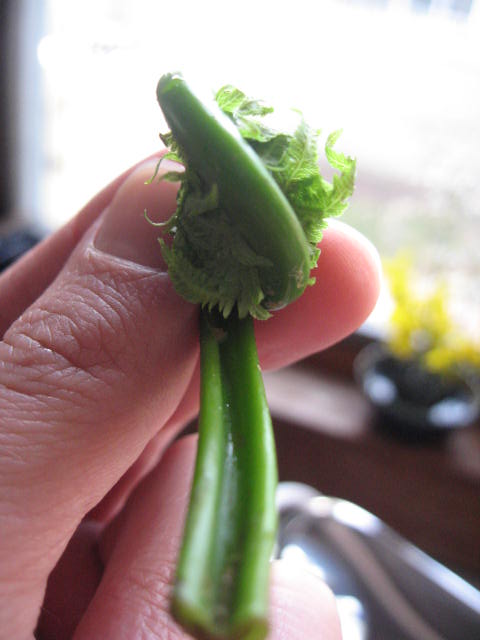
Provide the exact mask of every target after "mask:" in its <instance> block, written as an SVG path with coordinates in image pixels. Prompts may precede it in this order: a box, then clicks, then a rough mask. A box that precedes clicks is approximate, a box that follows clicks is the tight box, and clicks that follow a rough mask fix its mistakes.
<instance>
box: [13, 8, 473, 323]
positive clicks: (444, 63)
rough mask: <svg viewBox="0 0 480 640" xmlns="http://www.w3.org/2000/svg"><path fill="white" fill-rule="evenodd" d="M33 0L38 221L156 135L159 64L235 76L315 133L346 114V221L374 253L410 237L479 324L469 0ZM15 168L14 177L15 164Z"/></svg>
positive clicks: (83, 193) (68, 209) (425, 269)
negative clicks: (353, 185)
mask: <svg viewBox="0 0 480 640" xmlns="http://www.w3.org/2000/svg"><path fill="white" fill-rule="evenodd" d="M27 4H28V3H27ZM34 4H35V3H34ZM43 6H44V16H43V17H44V22H43V24H44V32H43V35H42V37H41V39H40V40H39V42H38V47H37V65H38V69H39V74H40V81H41V95H42V100H43V103H42V104H43V109H42V112H43V114H44V118H43V123H42V127H41V130H40V131H39V134H38V136H37V138H36V142H38V143H39V145H40V148H41V165H40V178H39V183H38V185H37V186H38V189H32V193H33V194H36V195H35V199H36V200H35V202H32V203H30V205H31V206H30V209H31V210H32V211H36V212H37V213H38V215H39V216H40V219H41V221H42V223H43V224H44V225H46V226H47V227H49V228H55V227H56V226H58V225H59V224H61V223H62V222H63V221H64V220H65V219H67V218H68V217H70V216H71V215H73V214H74V213H75V211H76V210H77V209H78V208H79V207H80V206H81V205H82V204H83V203H84V202H85V201H86V200H87V199H88V198H89V197H90V196H91V195H92V194H94V193H95V192H96V191H97V190H98V189H100V188H101V187H102V186H103V185H104V184H105V183H106V182H108V181H109V180H110V179H111V178H113V177H114V176H115V175H116V174H118V173H119V172H120V171H122V170H123V169H124V168H125V167H126V166H128V165H129V164H131V163H133V162H135V161H136V160H138V159H139V158H141V157H142V156H145V155H147V154H149V153H151V152H153V151H155V150H156V149H157V148H158V139H157V136H156V134H157V131H160V130H162V129H163V128H164V126H163V124H162V119H161V115H160V111H159V109H158V107H157V105H156V102H155V91H154V90H155V84H156V81H157V79H158V76H159V75H160V74H161V73H162V72H163V71H168V70H174V69H177V68H178V69H182V70H183V71H184V72H185V73H186V74H188V75H189V76H194V77H195V78H201V79H202V81H203V82H205V83H208V84H209V85H210V86H212V87H215V86H218V85H220V84H221V83H223V82H225V81H229V82H236V83H237V84H238V85H239V86H241V87H244V88H245V89H246V90H247V91H249V92H250V93H252V94H257V95H259V96H262V97H265V98H270V97H271V98H272V99H273V100H275V101H277V102H278V101H280V102H283V103H285V104H288V105H290V106H298V105H301V106H302V107H303V108H304V111H305V113H306V115H307V116H308V119H309V120H310V121H313V123H316V124H318V126H320V127H322V130H323V131H324V132H325V133H328V132H329V131H331V130H333V129H336V128H338V127H342V128H343V129H344V134H343V136H342V138H341V139H340V142H339V145H340V146H341V148H342V150H345V151H347V152H349V153H352V154H354V155H356V156H357V158H358V166H359V171H358V182H357V190H356V194H355V197H354V199H353V202H352V207H351V209H350V211H349V213H348V214H347V216H346V220H347V221H348V222H350V223H352V224H353V225H354V226H356V227H358V228H359V229H360V230H361V231H363V232H364V233H365V234H366V235H367V236H368V237H370V238H371V239H372V241H373V242H374V243H375V244H376V246H377V247H378V248H379V249H380V252H381V254H382V255H384V256H388V255H392V254H393V253H394V252H396V251H397V250H398V249H402V248H404V247H409V248H410V249H411V250H412V251H413V253H414V255H415V257H416V259H417V261H418V265H419V268H420V269H421V271H422V274H423V275H424V276H425V278H426V279H428V278H432V277H435V278H436V277H438V276H440V275H442V276H443V275H445V276H446V277H448V279H449V281H450V282H451V284H452V289H453V291H454V293H455V295H454V307H455V310H456V313H458V316H459V317H460V318H461V319H462V322H466V323H467V324H471V325H472V327H474V330H476V331H478V329H477V327H479V326H480V311H479V310H480V293H479V288H478V286H477V284H476V282H477V280H478V275H479V272H480V253H479V252H478V247H477V244H478V238H479V237H480V206H479V204H478V203H479V202H480V181H479V180H478V175H479V173H480V154H479V153H478V149H479V148H480V127H479V126H478V114H479V113H480V37H479V28H480V1H479V0H476V1H475V0H383V1H382V0H371V1H367V0H363V1H360V0H357V1H355V0H351V1H350V2H347V1H345V2H341V1H336V2H335V1H333V0H324V1H323V2H316V3H313V2H311V1H308V0H297V1H296V2H286V1H281V0H277V1H275V2H274V1H266V2H254V1H253V0H243V2H242V3H236V4H235V8H233V6H232V5H231V3H227V2H222V1H221V0H212V1H208V2H194V1H192V2H188V1H185V2H183V3H158V2H148V1H145V0H143V1H138V0H96V1H95V2H84V1H80V0H70V1H69V2H62V1H61V0H44V4H43ZM32 157H35V154H33V155H32ZM20 175H21V176H23V189H27V187H28V180H29V176H28V169H27V168H24V169H22V170H21V172H20ZM377 317H379V318H380V320H381V321H382V322H383V318H384V315H383V312H382V305H380V306H379V310H377Z"/></svg>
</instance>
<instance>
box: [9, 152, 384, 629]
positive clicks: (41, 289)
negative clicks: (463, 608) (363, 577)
mask: <svg viewBox="0 0 480 640" xmlns="http://www.w3.org/2000/svg"><path fill="white" fill-rule="evenodd" d="M155 162H156V160H149V161H147V162H146V163H143V164H142V165H140V166H138V167H136V168H135V169H134V170H130V171H129V172H127V173H126V174H124V175H123V176H121V177H120V178H118V179H117V180H116V181H115V182H113V183H112V184H111V185H110V186H109V187H107V188H106V189H105V190H104V191H103V192H101V193H100V194H99V195H98V196H97V197H96V198H95V199H94V200H93V201H92V202H90V203H89V204H88V205H87V206H86V207H85V209H84V210H83V211H82V212H80V214H79V215H78V216H77V217H76V218H75V219H74V220H72V221H71V222H70V223H69V224H68V225H67V226H66V227H64V228H63V229H62V230H60V231H59V232H57V233H56V234H54V235H53V236H51V237H50V238H48V239H47V240H46V241H44V242H43V243H42V244H40V245H39V246H37V247H36V248H35V249H34V250H33V251H31V252H30V253H29V254H27V255H26V256H24V258H22V259H21V260H20V261H19V262H17V263H16V264H15V265H13V267H11V268H10V269H9V270H8V271H6V272H5V273H4V274H2V276H1V277H0V300H1V301H2V305H1V308H0V334H1V335H2V336H3V341H2V342H1V344H0V519H1V532H0V638H12V639H13V638H15V639H18V640H23V639H27V638H28V639H30V638H32V636H33V633H34V629H35V627H36V625H37V619H38V616H39V614H40V612H41V616H40V623H39V625H38V629H37V637H39V638H42V639H44V640H58V639H66V638H71V637H73V635H74V634H75V639H76V640H84V639H88V640H95V639H96V638H99V639H102V640H109V639H110V638H112V639H113V638H115V640H117V639H118V638H157V637H158V638H160V637H164V636H166V635H169V634H170V635H169V637H170V636H171V637H174V638H183V637H186V636H185V635H184V634H183V633H182V632H181V630H179V629H178V627H177V626H176V625H175V623H174V622H173V621H172V619H171V618H170V617H169V614H168V597H169V596H168V592H169V585H170V583H171V580H172V575H173V571H174V566H175V558H176V553H177V549H178V545H179V542H180V537H181V530H182V524H183V518H184V515H185V511H186V502H187V499H188V493H189V487H190V481H191V473H192V467H193V459H194V455H195V438H194V437H187V438H184V439H182V440H179V441H178V442H176V443H175V444H173V445H171V442H172V440H173V438H174V437H175V436H176V435H177V434H178V433H179V431H180V430H181V429H182V427H183V426H184V425H185V424H186V423H187V422H188V421H189V420H190V419H192V418H193V417H194V416H195V413H196V411H197V402H198V400H197V389H198V334H197V314H198V310H197V308H196V307H195V306H194V305H191V304H189V303H187V302H185V301H184V300H182V299H181V298H180V297H179V296H178V295H177V294H176V293H175V291H174V290H173V288H172V285H171V283H170V281H169V278H168V276H167V275H166V274H165V273H164V271H163V270H162V267H163V263H162V258H161V254H160V251H159V248H158V243H157V241H156V233H155V230H154V229H152V227H151V226H150V225H148V224H147V223H146V222H145V221H144V220H143V219H142V213H143V210H144V209H145V208H146V209H147V210H148V212H149V215H150V216H151V217H152V218H154V219H158V220H160V219H166V218H167V217H168V216H169V215H170V214H171V212H172V211H173V210H174V209H175V195H176V189H175V187H174V186H173V185H172V184H169V183H153V184H151V185H145V181H146V179H148V178H149V177H150V176H151V175H152V173H153V168H154V166H155ZM315 275H316V277H317V284H316V285H315V286H314V287H310V288H308V289H307V291H306V292H305V294H304V295H303V296H302V297H301V298H300V299H299V300H298V301H296V302H294V303H292V304H291V305H290V306H289V307H287V308H285V309H283V310H281V311H279V312H277V313H276V314H275V317H273V318H272V319H270V320H268V321H267V322H263V323H257V325H256V334H257V342H258V349H259V356H260V360H261V363H262V366H263V367H264V368H272V367H279V366H283V365H286V364H288V363H290V362H293V361H294V360H298V359H300V358H302V357H305V356H307V355H309V354H311V353H313V352H316V351H319V350H320V349H323V348H325V347H327V346H329V345H330V344H332V343H333V342H335V341H337V340H339V339H341V338H342V337H344V336H345V335H347V334H348V333H350V332H351V331H353V330H354V329H355V328H356V327H357V326H358V325H359V324H360V323H361V322H362V321H363V320H364V319H365V318H366V316H367V315H368V313H369V312H370V310H371V309H372V307H373V304H374V302H375V300H376V297H377V293H378V287H379V277H378V263H377V259H376V256H375V253H374V252H373V251H372V250H371V249H370V247H369V245H368V243H367V242H365V241H364V239H362V238H361V237H360V236H359V235H358V234H357V233H355V232H353V231H352V230H351V229H348V228H347V227H346V226H345V225H341V224H335V225H332V226H331V227H330V228H329V229H328V230H327V231H326V232H325V237H324V240H323V241H322V256H321V258H320V261H319V266H318V267H317V269H316V274H315ZM54 567H56V568H55V570H54V571H53V573H52V570H53V569H54ZM50 574H51V577H50V580H49V583H48V589H47V594H46V596H45V588H46V584H47V579H48V577H49V575H50ZM44 597H45V601H44ZM42 603H43V606H42ZM271 610H272V632H271V637H272V639H273V638H275V639H280V638H282V639H284V640H287V639H288V640H291V639H294V638H302V639H305V638H308V637H311V634H312V630H314V636H315V637H318V636H319V635H320V636H321V637H324V638H332V639H333V638H339V637H340V631H339V625H338V620H337V618H336V614H335V607H334V601H333V598H332V597H331V595H329V592H328V590H327V589H326V588H325V587H324V586H323V585H322V584H321V582H320V581H318V579H317V578H313V577H311V576H308V575H304V574H299V573H292V570H291V569H290V568H287V567H286V566H285V565H284V564H283V563H282V562H279V563H276V565H275V566H274V569H273V571H272V607H271Z"/></svg>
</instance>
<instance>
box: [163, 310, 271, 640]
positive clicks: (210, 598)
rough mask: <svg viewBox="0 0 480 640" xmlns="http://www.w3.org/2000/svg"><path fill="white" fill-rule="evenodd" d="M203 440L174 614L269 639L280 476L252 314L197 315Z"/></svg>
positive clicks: (197, 626)
mask: <svg viewBox="0 0 480 640" xmlns="http://www.w3.org/2000/svg"><path fill="white" fill-rule="evenodd" d="M200 345H201V407H200V420H199V443H198V453H197V460H196V468H195V474H194V480H193V487H192V493H191V498H190V505H189V510H188V514H187V522H186V527H185V533H184V539H183V544H182V548H181V552H180V557H179V561H178V566H177V581H176V585H175V589H174V596H173V601H172V611H173V613H174V615H175V617H176V618H177V619H178V621H179V622H180V623H181V624H182V625H183V626H185V627H186V628H187V629H188V630H189V631H190V632H192V633H194V634H195V635H196V636H197V637H205V638H236V639H238V638H248V640H258V639H260V638H264V637H265V636H266V633H267V614H268V606H267V605H268V582H269V564H270V556H271V553H272V549H273V544H274V540H275V533H276V511H275V488H276V483H277V470H276V458H275V444H274V439H273V433H272V425H271V419H270V413H269V410H268V406H267V402H266V399H265V391H264V387H263V381H262V375H261V372H260V368H259V364H258V356H257V350H256V344H255V337H254V332H253V322H252V319H251V318H250V317H248V318H246V319H243V320H239V319H238V318H236V317H233V316H232V317H230V318H229V319H228V320H223V319H222V320H221V321H220V320H219V321H218V322H215V323H213V320H212V317H211V316H208V315H207V313H205V312H204V313H202V318H201V336H200Z"/></svg>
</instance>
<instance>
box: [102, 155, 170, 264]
mask: <svg viewBox="0 0 480 640" xmlns="http://www.w3.org/2000/svg"><path fill="white" fill-rule="evenodd" d="M156 163H157V160H155V159H154V160H149V161H146V162H145V163H144V164H142V165H140V166H139V167H137V168H136V169H135V171H134V172H133V173H132V174H131V175H130V176H129V177H128V178H127V179H126V180H125V182H124V183H123V184H122V185H121V187H120V188H119V189H118V191H117V193H116V194H115V196H114V198H113V200H112V202H111V203H110V205H109V207H108V208H107V209H106V210H105V212H104V213H103V214H102V217H101V221H100V225H99V228H98V230H97V233H96V235H95V238H94V241H93V243H94V246H95V248H96V249H97V250H99V251H102V252H103V253H107V254H110V255H112V256H115V257H116V258H121V259H123V260H128V261H130V262H134V263H136V264H140V265H143V266H146V267H152V268H155V269H164V268H165V263H164V261H163V258H162V253H161V250H160V246H159V243H158V237H159V235H160V233H159V229H158V228H156V227H154V226H153V225H152V224H150V223H149V221H148V220H147V219H146V218H145V211H146V212H147V214H148V217H149V218H150V219H152V220H155V221H163V220H167V219H168V218H169V217H170V216H171V215H172V214H173V212H174V211H175V207H176V192H177V188H176V187H175V185H173V184H171V183H168V182H160V181H158V180H155V181H153V182H152V183H151V184H146V182H147V181H148V180H149V179H150V178H151V177H152V175H153V174H154V171H155V166H156Z"/></svg>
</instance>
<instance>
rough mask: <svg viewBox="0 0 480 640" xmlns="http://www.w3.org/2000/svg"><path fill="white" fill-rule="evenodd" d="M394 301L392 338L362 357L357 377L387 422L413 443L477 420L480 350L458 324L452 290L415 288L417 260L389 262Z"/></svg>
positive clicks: (401, 258) (387, 272)
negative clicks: (453, 312)
mask: <svg viewBox="0 0 480 640" xmlns="http://www.w3.org/2000/svg"><path fill="white" fill-rule="evenodd" d="M385 275H386V278H387V282H388V285H389V289H390V293H391V298H392V302H393V307H392V312H391V317H390V325H389V331H388V335H387V336H386V338H385V340H383V341H382V342H381V343H379V344H376V345H372V346H370V347H368V348H367V349H366V350H364V351H363V352H362V353H360V354H359V356H358V359H357V362H356V367H355V368H356V375H357V378H358V380H359V382H360V385H361V387H362V389H363V391H364V393H365V394H366V395H367V397H368V398H369V400H370V401H371V402H372V403H373V405H374V406H375V407H376V408H377V409H378V411H379V413H380V416H381V422H382V425H384V426H386V427H388V428H389V429H390V430H394V431H395V432H396V433H399V434H402V435H407V436H409V437H412V436H413V437H414V438H415V439H426V438H432V437H434V438H438V437H439V436H442V435H444V434H446V433H448V432H450V431H451V430H452V429H458V428H461V427H466V426H468V425H471V424H472V423H474V422H475V421H476V420H477V418H478V414H479V395H478V392H477V388H478V379H479V373H480V346H479V344H477V343H476V342H475V340H474V339H473V338H469V337H468V336H467V335H466V334H465V332H463V331H462V330H461V329H460V328H459V326H458V325H457V324H456V323H455V322H454V321H453V319H452V317H451V313H450V311H449V296H448V290H447V287H446V285H445V284H444V283H436V284H435V286H434V287H433V288H432V289H431V290H429V291H423V292H419V291H418V290H416V289H415V283H416V282H418V278H417V276H416V273H415V269H414V267H413V262H412V260H411V258H410V257H409V256H408V255H405V254H402V255H398V256H397V257H395V258H393V259H391V260H390V261H389V262H387V263H386V264H385Z"/></svg>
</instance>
